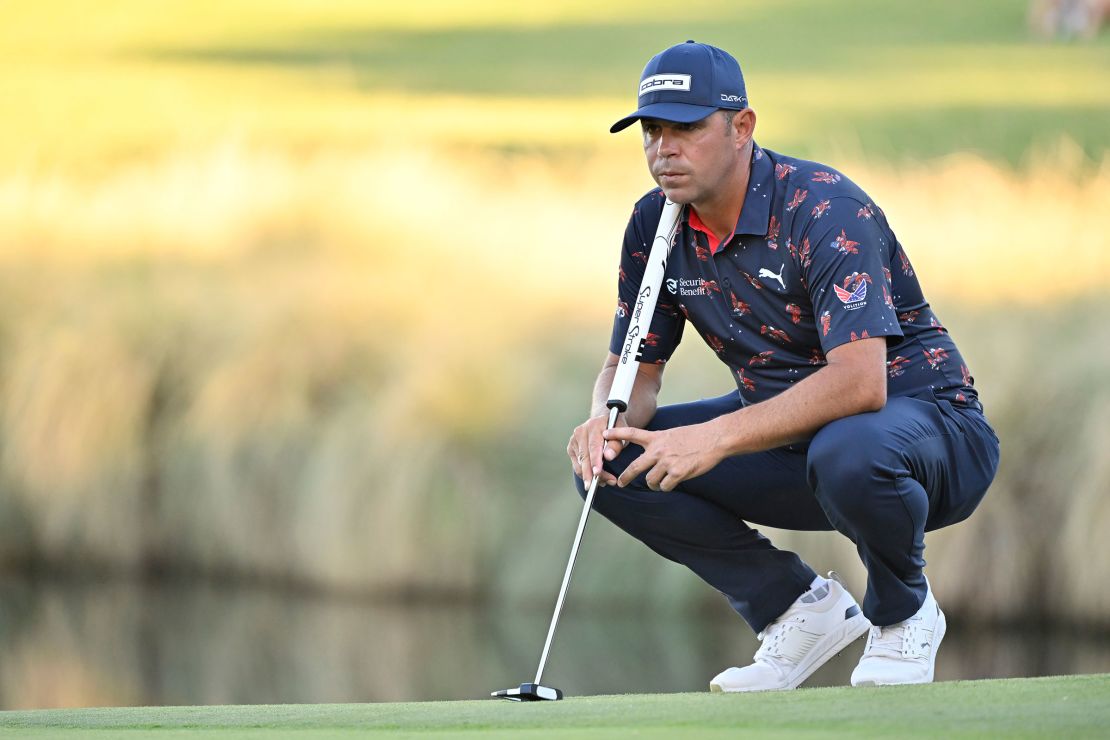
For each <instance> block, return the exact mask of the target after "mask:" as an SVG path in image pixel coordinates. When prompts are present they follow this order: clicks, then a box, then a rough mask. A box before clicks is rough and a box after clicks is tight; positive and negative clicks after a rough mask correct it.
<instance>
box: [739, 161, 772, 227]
mask: <svg viewBox="0 0 1110 740" xmlns="http://www.w3.org/2000/svg"><path fill="white" fill-rule="evenodd" d="M774 195H775V167H774V165H773V164H771V158H770V157H768V156H767V153H766V152H764V151H763V149H761V148H760V146H759V144H756V143H755V142H754V141H753V142H752V169H751V173H750V174H749V176H748V192H747V194H746V195H745V196H744V207H743V208H741V209H740V219H739V220H738V221H737V222H736V232H735V233H737V234H751V235H753V236H766V235H767V227H768V225H769V224H770V221H771V200H772V199H773V198H774Z"/></svg>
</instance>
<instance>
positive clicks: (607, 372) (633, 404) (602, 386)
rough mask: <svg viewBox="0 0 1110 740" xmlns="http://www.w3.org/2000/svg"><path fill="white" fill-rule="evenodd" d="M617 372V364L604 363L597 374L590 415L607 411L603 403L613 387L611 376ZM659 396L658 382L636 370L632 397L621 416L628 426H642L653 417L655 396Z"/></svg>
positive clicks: (606, 400) (607, 398) (598, 414)
mask: <svg viewBox="0 0 1110 740" xmlns="http://www.w3.org/2000/svg"><path fill="white" fill-rule="evenodd" d="M616 373H617V366H616V365H611V364H606V365H605V367H603V368H602V369H601V372H600V373H599V374H598V376H597V382H596V383H594V394H593V404H592V405H591V406H590V416H602V415H604V414H607V413H608V407H607V406H606V405H605V404H606V402H608V400H609V391H610V389H611V388H612V387H613V377H614V376H615V375H616ZM658 396H659V382H658V381H657V380H656V379H654V378H652V377H650V376H648V375H646V374H645V373H643V372H639V371H637V373H636V382H635V383H633V385H632V397H631V398H630V399H629V401H628V410H627V411H625V412H624V414H622V418H623V419H624V421H625V423H626V424H628V425H629V426H633V427H638V428H643V427H644V426H646V425H647V423H648V422H650V421H651V420H652V419H653V418H654V417H655V409H656V403H657V398H658Z"/></svg>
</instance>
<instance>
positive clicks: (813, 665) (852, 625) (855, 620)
mask: <svg viewBox="0 0 1110 740" xmlns="http://www.w3.org/2000/svg"><path fill="white" fill-rule="evenodd" d="M870 627H871V623H870V622H868V621H867V617H865V616H863V614H862V613H857V614H856V615H855V616H852V617H849V618H848V619H846V620H845V621H844V624H843V625H842V626H841V627H840V629H839V632H840V637H838V638H837V639H836V641H835V642H832V643H830V644H829V646H828V647H827V648H825V649H824V650H822V651H821V652H820V653H814V654H811V655H810V656H806V657H807V658H808V660H807V661H803V662H802V663H799V664H798V670H797V671H796V672H795V673H794V674H793V675H792V676H790V677H789V678H788V679H787V682H786V683H785V684H784V685H782V686H773V687H768V688H765V689H727V688H723V687H721V686H720V684H715V683H711V684H709V690H710V691H711V692H712V693H715V694H717V693H725V694H740V693H747V692H752V691H789V690H791V689H796V688H798V687H799V686H800V685H801V684H802V683H804V682H805V680H806V679H807V678H809V677H810V676H812V675H813V674H814V673H815V672H816V671H817V669H818V668H820V667H821V666H823V665H825V663H827V662H828V661H829V659H830V658H832V657H833V656H835V655H836V654H837V653H839V652H840V651H841V650H843V649H844V648H846V647H848V646H849V645H851V644H852V643H853V642H855V641H856V640H858V639H859V638H861V637H863V633H864V632H867V630H868V629H870ZM830 634H833V633H830Z"/></svg>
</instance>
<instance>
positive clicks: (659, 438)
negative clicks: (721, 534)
mask: <svg viewBox="0 0 1110 740" xmlns="http://www.w3.org/2000/svg"><path fill="white" fill-rule="evenodd" d="M719 436H720V435H719V434H718V433H717V432H715V431H714V430H713V428H712V426H710V424H693V425H691V426H686V427H675V428H674V429H663V430H660V431H658V432H649V431H645V430H643V429H633V428H632V427H623V428H620V429H617V428H615V427H614V428H613V429H610V430H609V431H607V432H605V433H604V437H605V439H607V440H609V442H610V443H612V442H613V441H614V440H623V441H627V442H632V443H633V444H637V445H640V446H641V447H643V448H644V453H643V454H642V455H640V456H639V457H638V458H636V460H634V461H633V463H632V464H631V465H629V466H628V468H627V469H626V470H625V471H624V472H623V473H621V476H620V478H619V479H618V480H617V481H616V483H617V485H618V486H621V487H622V488H623V487H624V486H626V485H628V484H629V483H630V482H632V481H633V480H634V479H635V478H636V476H638V475H640V473H643V472H644V471H647V484H648V488H650V489H651V490H653V491H673V490H674V489H675V487H676V486H677V485H678V484H679V483H681V482H682V481H684V480H689V479H690V478H696V477H697V476H699V475H701V474H702V473H705V472H708V471H709V470H712V469H713V468H714V467H715V466H716V465H717V463H719V462H721V460H723V459H724V455H723V454H722V452H721V451H720V448H719V445H718V441H719Z"/></svg>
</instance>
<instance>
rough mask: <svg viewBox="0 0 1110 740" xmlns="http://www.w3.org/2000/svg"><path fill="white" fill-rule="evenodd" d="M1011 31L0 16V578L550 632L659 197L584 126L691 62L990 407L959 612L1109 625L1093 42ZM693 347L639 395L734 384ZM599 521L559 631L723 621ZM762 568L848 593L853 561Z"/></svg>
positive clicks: (827, 552) (1099, 62)
mask: <svg viewBox="0 0 1110 740" xmlns="http://www.w3.org/2000/svg"><path fill="white" fill-rule="evenodd" d="M1026 16H1027V7H1026V5H1025V4H1023V3H1018V2H1009V1H1005V0H990V1H989V2H981V3H966V2H954V1H945V2H937V3H930V4H928V5H927V6H921V5H920V4H890V3H884V2H879V0H865V1H861V2H854V3H842V4H828V3H822V2H817V1H816V0H794V1H791V2H771V1H770V0H747V1H744V2H728V3H725V2H710V1H709V0H688V1H687V2H685V3H683V4H682V6H681V8H676V7H675V6H674V5H673V4H666V3H662V2H653V1H645V0H637V2H626V1H624V0H622V1H620V2H611V3H596V2H585V1H584V0H582V1H578V0H568V1H563V2H550V3H510V2H497V1H495V0H482V1H480V2H466V3H462V2H451V1H449V0H414V1H412V2H408V3H403V4H394V3H385V2H352V1H350V0H327V1H325V2H312V3H309V2H294V1H293V0H269V1H268V2H255V1H253V0H236V1H235V2H212V1H209V0H190V1H189V2H184V1H169V0H167V1H164V2H142V1H141V0H105V1H103V2H97V3H90V2H78V1H76V0H71V1H63V0H50V1H48V2H29V1H26V2H7V3H4V4H3V5H2V6H0V60H2V63H3V69H4V71H3V73H2V74H0V100H2V101H3V105H2V106H0V572H4V573H7V574H8V575H9V576H11V577H16V578H19V577H24V576H26V575H27V574H39V575H41V574H46V575H47V576H49V577H56V576H60V575H64V576H67V577H70V576H72V577H74V578H77V579H87V578H90V577H93V576H95V577H110V578H117V577H128V578H130V577H140V578H143V579H154V580H158V579H163V578H167V577H171V576H172V577H186V576H187V577H190V578H194V577H195V578H200V579H217V580H228V581H231V582H233V583H243V584H248V583H254V584H256V583H262V584H271V585H278V586H283V587H284V586H290V587H296V588H307V589H311V590H317V591H325V592H329V593H341V594H348V595H350V594H354V595H372V596H375V597H381V598H402V597H403V598H406V599H459V600H471V601H483V602H484V603H490V602H492V603H498V604H543V605H544V608H548V607H547V604H548V600H549V599H551V598H553V594H554V589H555V587H556V586H557V583H556V582H553V581H552V579H553V578H555V577H557V574H556V573H554V572H551V571H553V570H558V567H561V566H557V567H556V566H553V563H555V562H556V561H558V560H560V559H561V558H562V557H563V555H564V549H565V547H566V545H567V544H568V543H569V538H570V533H571V532H573V523H574V516H575V512H576V511H577V509H578V506H579V502H578V499H577V497H575V496H574V494H573V489H572V487H571V485H570V477H569V476H570V471H569V467H568V465H567V464H566V463H565V458H564V454H565V453H564V452H563V450H564V448H565V443H566V437H567V435H568V434H569V431H570V429H571V428H572V427H573V425H574V424H576V423H578V422H579V421H580V420H581V418H580V417H581V416H582V415H583V414H584V413H585V411H586V409H587V405H588V392H589V388H590V385H591V383H592V380H593V376H594V373H595V372H596V369H597V367H598V366H599V364H600V361H601V359H602V357H603V355H604V353H605V349H606V342H607V337H608V332H609V326H610V320H611V307H612V304H613V302H614V300H615V298H614V294H615V282H616V281H615V272H616V269H615V268H616V264H617V256H618V249H619V242H620V237H621V234H622V233H623V228H624V224H625V221H626V219H627V216H628V213H629V209H630V207H631V204H632V203H633V202H634V201H635V200H636V199H637V198H638V197H639V195H641V194H642V193H643V192H644V191H646V190H647V189H648V188H649V187H650V186H651V185H652V183H651V182H650V179H649V178H648V176H647V172H646V169H645V167H644V165H643V162H642V152H641V150H640V148H639V142H638V138H637V136H636V135H635V134H625V135H620V136H611V135H610V134H608V132H607V131H608V126H609V125H610V123H611V122H612V121H614V120H616V119H617V118H619V117H620V116H622V115H624V114H625V113H626V112H627V111H628V110H630V109H631V106H633V104H634V101H635V96H634V93H633V90H634V85H635V83H636V80H637V79H638V76H639V73H640V70H641V68H642V66H643V64H644V62H645V61H646V60H647V58H648V57H649V56H650V55H651V54H654V53H655V52H657V51H658V50H660V49H662V48H664V47H666V46H668V45H670V44H672V43H676V42H678V41H682V40H684V39H686V38H695V39H698V40H701V41H707V42H710V43H714V44H717V45H719V46H722V47H724V48H726V49H729V50H730V51H732V52H733V53H734V54H735V55H736V56H737V57H738V59H739V60H740V62H741V64H742V66H743V67H744V70H745V74H746V77H747V81H748V91H749V96H750V98H751V100H752V103H753V107H754V108H755V109H756V111H757V112H758V114H759V124H758V129H757V140H758V141H759V142H760V143H761V144H762V145H763V146H765V147H768V148H771V149H774V150H777V151H782V152H785V153H789V154H792V155H796V156H804V157H809V158H813V159H817V160H819V161H823V162H826V163H828V164H831V165H833V166H835V167H837V168H838V169H841V170H843V171H845V172H846V173H847V174H848V175H849V176H850V177H852V179H854V180H855V181H856V182H858V183H860V184H861V185H862V186H863V187H864V188H865V189H866V190H867V191H868V192H869V193H870V194H871V195H872V197H873V198H874V199H875V200H876V201H877V202H878V203H880V204H881V205H882V207H883V208H884V210H885V211H886V212H887V214H888V215H889V217H890V220H891V223H892V225H893V227H894V228H895V230H896V232H897V233H898V235H899V237H900V240H901V241H902V243H903V244H904V245H905V246H906V248H907V251H908V252H909V254H910V255H911V256H912V258H913V260H914V265H915V268H916V269H917V272H918V273H919V275H921V277H922V284H923V286H924V288H925V290H926V293H927V295H928V296H929V298H930V300H931V301H932V303H933V306H934V308H936V309H937V311H938V313H939V314H940V315H941V317H942V318H943V319H944V320H945V323H946V324H947V325H948V326H949V328H950V329H951V330H952V333H953V336H954V338H955V339H956V341H957V342H958V343H959V345H960V347H961V350H962V351H963V353H964V355H965V356H966V357H967V358H968V361H969V364H970V365H971V368H972V371H973V373H974V375H975V377H976V380H977V385H979V386H980V388H981V389H982V396H983V400H984V402H985V405H986V407H987V412H988V416H990V418H991V419H992V421H993V422H995V425H996V427H997V428H998V431H999V434H1000V436H1001V438H1002V444H1003V467H1002V470H1001V471H1000V474H999V478H998V482H997V484H996V486H995V488H994V490H993V491H992V493H991V494H990V495H989V496H988V499H987V502H986V503H985V504H984V506H983V508H982V509H981V510H980V512H979V513H978V514H977V515H976V517H974V518H973V519H972V520H971V521H969V522H968V523H967V524H965V525H961V526H960V527H958V528H956V529H954V530H952V531H950V532H948V531H946V532H943V533H938V534H937V535H935V536H934V537H932V539H930V549H929V553H928V555H929V560H930V572H931V573H932V574H933V577H934V580H935V582H936V583H937V584H938V594H939V595H940V596H941V598H942V599H944V600H946V601H945V603H946V609H947V608H948V604H951V605H952V610H953V611H954V612H957V613H959V614H961V615H965V616H967V617H968V618H978V619H981V620H984V621H987V622H991V621H1007V620H1011V621H1023V620H1025V619H1028V620H1030V621H1037V620H1045V619H1049V620H1064V621H1067V622H1068V623H1081V624H1089V625H1099V626H1101V627H1104V628H1105V627H1107V626H1110V592H1107V591H1106V590H1105V589H1097V588H1091V585H1092V584H1099V583H1106V582H1108V581H1110V548H1108V547H1107V544H1106V538H1105V537H1104V536H1102V534H1101V533H1102V532H1103V531H1105V529H1106V528H1107V527H1108V526H1110V496H1107V494H1110V467H1108V464H1107V463H1106V459H1107V458H1106V456H1105V450H1106V449H1107V447H1108V446H1110V421H1108V420H1110V391H1108V390H1107V388H1106V382H1107V380H1108V379H1110V328H1108V322H1107V321H1106V319H1105V310H1106V308H1105V300H1106V297H1107V291H1108V287H1110V236H1108V232H1107V219H1106V209H1107V206H1108V205H1110V157H1108V149H1110V39H1108V37H1107V34H1106V33H1105V32H1103V33H1102V34H1101V35H1099V36H1097V37H1096V38H1094V39H1090V40H1086V41H1080V40H1067V41H1064V42H1059V41H1053V40H1051V39H1044V38H1041V37H1038V36H1035V35H1033V34H1032V33H1031V32H1030V30H1029V20H1028V18H1027V17H1026ZM687 345H690V346H684V347H683V348H682V349H681V350H680V352H679V354H678V357H677V359H676V361H675V362H674V363H672V366H671V367H672V369H671V370H669V371H668V384H667V388H666V389H665V391H664V393H665V395H664V400H667V401H675V400H681V399H688V398H692V397H698V396H708V395H711V394H717V393H722V392H724V391H725V390H727V389H728V388H729V387H730V385H731V381H730V379H729V376H728V374H727V372H726V371H724V369H723V368H719V367H715V366H714V365H713V360H712V358H711V356H710V355H711V353H708V352H706V351H702V350H701V348H700V347H697V346H694V345H693V343H692V342H689V341H688V342H687ZM611 530H612V528H611V527H609V526H608V525H607V524H605V523H598V524H596V525H594V528H593V529H592V530H591V534H590V536H591V537H593V538H595V541H596V544H595V545H594V546H595V547H596V548H597V549H596V550H595V554H594V557H595V558H597V561H596V562H595V565H593V566H591V567H590V568H588V569H586V571H585V572H583V573H579V574H576V576H575V578H576V581H575V583H576V585H575V598H576V599H580V600H581V602H582V603H589V604H599V605H605V604H619V603H624V604H627V603H635V604H641V605H647V606H653V607H657V608H660V609H678V610H682V609H686V608H693V607H700V606H701V605H704V604H705V603H706V602H707V601H711V600H712V601H714V603H716V601H715V600H716V597H715V595H714V594H711V593H706V589H704V587H702V586H701V585H700V584H698V583H697V582H696V580H695V579H693V577H692V576H687V575H686V574H684V573H680V572H678V571H677V570H672V566H670V565H669V564H666V563H663V562H661V561H658V560H656V559H654V558H652V557H650V556H649V555H648V554H647V553H641V552H639V551H638V550H635V549H634V548H637V547H638V546H637V545H635V543H632V542H631V541H627V540H625V539H623V538H621V537H620V536H619V535H617V534H615V533H614V532H612V531H611ZM776 542H779V543H780V544H782V545H784V546H793V547H797V548H799V550H800V551H801V552H802V553H803V555H805V556H807V557H808V558H810V559H811V560H813V561H814V562H815V564H818V563H820V564H821V565H822V566H823V565H824V564H825V563H828V564H829V565H836V566H837V567H839V568H841V569H843V570H845V571H847V572H848V573H849V577H850V579H855V583H857V584H862V575H861V571H860V570H859V566H858V562H856V560H855V559H854V555H853V553H852V550H851V548H850V543H846V542H841V541H839V540H837V539H834V536H833V535H829V536H828V537H825V536H823V535H821V536H814V535H809V536H806V537H801V538H798V537H795V536H792V535H786V534H783V535H780V536H779V537H778V538H777V539H776ZM523 551H529V552H531V551H536V552H541V551H542V555H541V556H539V557H534V558H524V559H523V560H520V559H518V558H516V557H514V554H517V555H519V553H521V552H523ZM968 563H976V567H975V568H974V569H972V568H970V567H969V566H968ZM630 573H631V574H635V576H636V577H630V576H629V574H630ZM648 578H650V579H652V580H651V581H650V582H652V583H653V584H655V587H654V588H652V589H651V590H650V591H648V590H646V589H645V588H644V587H643V584H644V583H647V582H649V581H648V580H645V579H648ZM1030 594H1035V595H1037V600H1036V605H1035V606H1034V607H1032V609H1033V611H1032V612H1031V613H1029V614H1022V615H1014V614H1013V613H1012V608H1011V606H1012V604H1013V603H1015V600H1020V599H1022V598H1025V597H1028V596H1029V595H1030ZM536 639H537V640H538V639H539V636H538V635H537V637H536ZM538 647H539V646H538V645H537V649H538ZM0 673H2V669H0ZM8 681H9V683H8V684H7V685H9V686H12V685H16V684H17V683H18V681H17V680H16V679H15V678H12V677H11V676H9V677H8ZM0 685H4V678H3V676H2V675H0ZM78 693H80V692H78ZM71 700H72V701H80V700H79V699H78V700H73V699H71ZM40 701H41V702H45V703H51V702H57V701H62V700H59V699H57V698H54V699H50V698H44V699H41V700H40ZM12 702H13V703H15V704H19V703H20V702H22V703H23V704H28V703H30V704H33V703H34V702H35V700H34V699H29V698H24V699H22V700H12Z"/></svg>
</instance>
